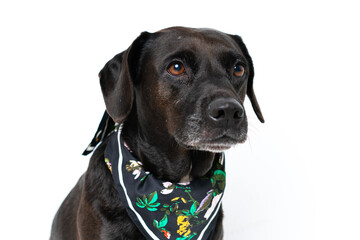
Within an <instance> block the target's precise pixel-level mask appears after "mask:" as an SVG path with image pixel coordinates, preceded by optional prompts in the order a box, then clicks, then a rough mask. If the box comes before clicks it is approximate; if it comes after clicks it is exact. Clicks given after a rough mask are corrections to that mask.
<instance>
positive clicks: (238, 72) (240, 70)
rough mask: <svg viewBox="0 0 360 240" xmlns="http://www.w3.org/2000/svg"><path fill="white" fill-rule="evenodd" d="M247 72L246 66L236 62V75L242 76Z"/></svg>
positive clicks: (234, 72)
mask: <svg viewBox="0 0 360 240" xmlns="http://www.w3.org/2000/svg"><path fill="white" fill-rule="evenodd" d="M244 73H245V68H244V67H243V66H241V65H240V64H236V65H235V66H234V71H233V74H234V76H235V77H242V76H243V75H244Z"/></svg>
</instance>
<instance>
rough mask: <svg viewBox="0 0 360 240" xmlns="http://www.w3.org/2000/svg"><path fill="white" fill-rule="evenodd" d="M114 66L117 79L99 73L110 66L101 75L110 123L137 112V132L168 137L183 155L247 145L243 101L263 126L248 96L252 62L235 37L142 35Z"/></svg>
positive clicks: (205, 32)
mask: <svg viewBox="0 0 360 240" xmlns="http://www.w3.org/2000/svg"><path fill="white" fill-rule="evenodd" d="M118 58H119V61H120V62H122V64H121V63H120V64H119V66H117V67H116V68H119V67H121V72H120V73H119V76H120V77H118V78H119V79H115V78H116V77H114V79H115V80H111V81H109V80H108V79H109V74H113V73H109V71H108V70H106V71H104V69H109V67H110V66H111V65H112V66H113V67H110V69H111V68H113V69H114V66H115V65H116V64H114V63H112V64H109V63H110V62H111V61H110V62H109V63H108V65H109V66H108V67H106V66H105V68H104V69H103V70H102V72H101V73H100V75H101V81H102V82H101V83H102V90H103V93H104V97H105V102H106V104H107V110H108V112H109V114H110V116H112V118H113V119H114V120H115V121H118V122H121V121H124V120H125V119H126V117H127V115H128V114H129V113H130V112H131V111H132V110H133V109H136V112H137V118H138V119H139V121H138V122H139V124H141V125H142V126H140V127H141V128H143V129H148V128H153V129H154V131H156V134H158V135H159V134H160V135H161V134H162V135H170V136H171V137H172V138H174V140H175V141H176V142H177V143H178V144H179V145H181V146H182V147H185V148H187V149H197V150H205V151H211V152H220V151H223V150H226V149H228V148H230V147H231V146H233V145H235V144H237V143H241V142H243V141H245V140H246V135H247V119H246V114H245V110H244V107H243V102H244V98H245V96H246V94H248V96H249V98H250V100H251V102H252V105H253V108H254V110H255V112H256V114H257V115H258V117H259V119H260V121H262V122H263V117H262V114H261V111H260V108H259V106H258V104H257V101H256V97H255V94H254V91H253V88H252V80H253V76H254V73H253V65H252V61H251V58H250V56H249V54H248V52H247V49H246V48H245V45H244V44H243V43H242V40H241V38H240V37H238V36H231V35H227V34H224V33H221V32H218V31H214V30H209V29H188V28H170V29H165V30H162V31H160V32H157V33H153V34H150V33H143V34H142V35H141V36H140V37H139V38H138V39H137V40H136V41H135V42H134V43H133V45H132V46H131V47H130V48H129V49H128V50H127V52H125V53H124V54H122V55H121V58H122V59H121V58H120V56H118ZM114 59H116V57H115V58H114ZM125 61H126V63H124V62H125ZM110 72H111V71H110ZM112 72H114V70H113V71H112ZM109 83H110V84H109ZM114 91H120V93H117V94H115V93H114ZM125 105H126V106H125Z"/></svg>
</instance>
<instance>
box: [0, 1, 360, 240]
mask: <svg viewBox="0 0 360 240" xmlns="http://www.w3.org/2000/svg"><path fill="white" fill-rule="evenodd" d="M123 2H125V1H123ZM123 2H120V1H97V2H95V1H64V0H63V1H37V0H35V1H7V2H5V1H2V2H1V3H0V27H1V28H0V29H1V37H0V72H1V75H0V76H1V77H0V79H1V87H0V104H1V112H2V114H1V118H0V119H1V120H0V121H1V124H0V130H1V138H0V141H1V142H0V144H1V145H0V146H1V158H2V159H1V163H2V164H1V168H0V178H1V179H0V180H1V181H0V187H1V198H0V203H1V204H0V221H1V222H0V238H1V239H7V240H10V239H48V237H49V233H50V227H51V223H52V219H53V217H54V214H55V212H56V211H57V209H58V207H59V206H60V204H61V202H62V200H63V199H64V198H65V196H66V195H67V194H68V192H69V191H70V190H71V188H72V187H73V186H74V185H75V183H76V181H77V179H78V178H79V177H80V175H81V174H82V173H83V172H84V171H85V170H86V167H87V164H88V158H87V157H82V156H81V153H82V151H83V150H84V148H85V147H86V146H87V144H88V143H89V141H90V140H91V138H92V137H93V134H94V131H95V130H96V128H97V126H98V123H99V121H100V119H101V116H102V113H103V111H104V104H103V99H102V96H101V92H100V87H99V83H98V82H99V81H98V78H97V74H98V72H99V70H100V69H101V68H102V67H103V65H104V64H105V63H106V62H107V61H108V60H109V59H110V58H112V57H113V56H114V55H115V54H116V53H119V52H121V51H123V50H125V49H126V48H127V47H128V46H129V45H130V44H131V42H132V41H133V40H134V39H135V38H136V37H137V36H138V35H139V34H140V32H142V31H144V30H146V31H150V32H153V31H156V30H159V29H162V28H165V27H169V26H174V25H181V26H189V27H209V28H215V29H218V30H221V31H224V32H227V33H232V34H239V35H241V36H242V37H243V39H244V41H245V43H246V44H247V47H248V49H249V52H250V54H251V55H252V57H253V61H254V64H255V80H254V82H255V91H256V94H257V97H258V100H259V103H260V106H261V108H262V110H263V114H264V117H265V120H266V123H265V124H260V123H258V121H257V119H256V117H255V115H254V113H253V112H252V110H251V107H250V106H249V102H248V101H247V103H246V104H247V112H248V115H249V122H250V130H249V140H248V141H247V142H246V143H245V144H243V145H239V146H237V147H236V148H234V149H232V150H230V151H229V152H228V154H227V176H228V182H227V192H226V194H225V200H224V209H225V231H226V233H225V239H241V240H270V239H271V240H272V239H274V240H275V239H276V240H289V239H291V240H297V239H299V240H303V239H306V240H309V239H310V240H313V239H314V240H318V239H334V240H335V239H360V231H359V226H360V191H359V184H360V175H359V170H360V163H359V160H360V154H359V150H358V145H359V134H360V129H359V120H360V114H359V109H358V104H359V103H360V97H359V95H358V92H359V84H358V82H359V81H360V74H359V72H360V71H359V66H358V65H359V56H360V47H359V43H360V31H359V22H360V17H359V11H358V10H359V7H358V6H357V5H356V3H355V2H356V1H350V0H342V1H330V0H327V1H316V0H311V1H310V0H303V1H278V0H275V1H256V0H254V1H226V0H224V1H210V0H208V1H186V0H183V1H160V0H159V1H132V3H123ZM128 2H130V1H128Z"/></svg>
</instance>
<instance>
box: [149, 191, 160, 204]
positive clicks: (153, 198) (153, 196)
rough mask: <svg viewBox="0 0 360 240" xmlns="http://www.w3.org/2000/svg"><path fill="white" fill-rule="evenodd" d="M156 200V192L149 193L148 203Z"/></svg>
mask: <svg viewBox="0 0 360 240" xmlns="http://www.w3.org/2000/svg"><path fill="white" fill-rule="evenodd" d="M157 200H158V194H157V192H156V191H155V192H153V193H150V195H149V204H151V203H154V202H156V201H157Z"/></svg>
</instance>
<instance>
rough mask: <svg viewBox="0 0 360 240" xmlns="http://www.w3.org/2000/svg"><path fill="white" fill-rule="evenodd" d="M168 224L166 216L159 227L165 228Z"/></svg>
mask: <svg viewBox="0 0 360 240" xmlns="http://www.w3.org/2000/svg"><path fill="white" fill-rule="evenodd" d="M167 223H168V218H167V215H166V214H165V215H164V217H163V218H162V219H161V220H160V222H159V225H158V227H159V228H162V227H165V226H166V224H167Z"/></svg>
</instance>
